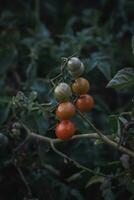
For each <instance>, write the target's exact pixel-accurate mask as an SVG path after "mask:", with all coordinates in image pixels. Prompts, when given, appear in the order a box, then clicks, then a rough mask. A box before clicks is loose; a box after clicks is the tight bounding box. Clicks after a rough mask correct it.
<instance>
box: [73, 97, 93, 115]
mask: <svg viewBox="0 0 134 200" xmlns="http://www.w3.org/2000/svg"><path fill="white" fill-rule="evenodd" d="M75 105H76V107H77V108H78V109H79V110H80V111H81V112H84V111H90V110H91V109H92V108H93V107H94V99H93V97H92V96H90V95H88V94H84V95H81V96H80V97H79V98H78V99H77V100H76V103H75Z"/></svg>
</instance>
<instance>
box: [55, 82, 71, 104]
mask: <svg viewBox="0 0 134 200" xmlns="http://www.w3.org/2000/svg"><path fill="white" fill-rule="evenodd" d="M71 95H72V91H71V88H70V86H69V85H68V84H67V83H60V84H59V85H57V86H56V88H55V90H54V96H55V98H56V100H57V101H59V102H64V101H68V100H69V98H70V97H71Z"/></svg>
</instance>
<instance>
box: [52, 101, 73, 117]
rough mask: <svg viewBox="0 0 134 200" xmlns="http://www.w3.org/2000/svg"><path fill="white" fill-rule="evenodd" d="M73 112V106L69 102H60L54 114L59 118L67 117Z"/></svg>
mask: <svg viewBox="0 0 134 200" xmlns="http://www.w3.org/2000/svg"><path fill="white" fill-rule="evenodd" d="M74 114H75V106H74V105H73V104H72V103H71V102H63V103H60V104H59V106H58V108H57V110H56V116H57V117H58V118H59V119H61V120H62V119H69V118H71V117H72V116H73V115H74Z"/></svg>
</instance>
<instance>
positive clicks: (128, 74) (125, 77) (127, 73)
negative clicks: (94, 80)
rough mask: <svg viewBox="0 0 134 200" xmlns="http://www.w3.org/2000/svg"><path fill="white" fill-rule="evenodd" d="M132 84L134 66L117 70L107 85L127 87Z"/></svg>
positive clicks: (133, 83)
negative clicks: (133, 67)
mask: <svg viewBox="0 0 134 200" xmlns="http://www.w3.org/2000/svg"><path fill="white" fill-rule="evenodd" d="M132 85H134V70H133V69H132V68H124V69H122V70H120V71H118V72H117V74H116V75H115V76H114V77H113V79H112V80H111V81H110V82H109V83H108V84H107V87H112V88H126V87H130V86H132Z"/></svg>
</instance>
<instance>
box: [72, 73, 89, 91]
mask: <svg viewBox="0 0 134 200" xmlns="http://www.w3.org/2000/svg"><path fill="white" fill-rule="evenodd" d="M89 88H90V85H89V82H88V80H86V79H85V78H82V77H80V78H77V79H76V80H75V82H74V83H73V84H72V91H73V92H74V93H76V94H86V93H87V92H88V90H89Z"/></svg>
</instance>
